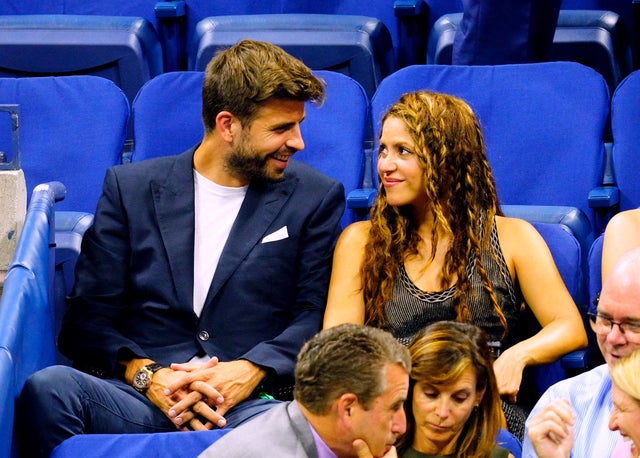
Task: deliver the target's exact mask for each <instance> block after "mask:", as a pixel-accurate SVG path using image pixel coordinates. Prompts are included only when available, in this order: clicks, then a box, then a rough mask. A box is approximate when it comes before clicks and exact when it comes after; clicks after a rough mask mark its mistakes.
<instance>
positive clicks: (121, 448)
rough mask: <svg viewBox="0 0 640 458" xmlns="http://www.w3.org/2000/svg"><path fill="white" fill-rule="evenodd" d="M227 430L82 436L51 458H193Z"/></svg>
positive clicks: (72, 440) (65, 444) (61, 446)
mask: <svg viewBox="0 0 640 458" xmlns="http://www.w3.org/2000/svg"><path fill="white" fill-rule="evenodd" d="M229 431H231V429H213V430H211V431H188V432H184V431H176V432H175V433H173V432H172V433H149V434H82V435H79V436H73V437H70V438H69V439H67V440H66V441H64V442H63V443H62V444H60V445H59V446H58V447H56V448H55V449H54V450H53V453H52V454H51V458H77V457H79V456H87V457H88V456H90V457H91V458H118V457H121V458H129V457H132V456H153V457H154V458H173V457H175V456H176V455H179V456H184V457H196V456H198V455H199V454H200V453H201V452H202V451H203V450H204V449H206V448H207V447H208V446H209V445H211V444H212V443H214V442H215V441H216V440H218V439H219V438H221V437H222V436H224V435H225V434H227V433H228V432H229Z"/></svg>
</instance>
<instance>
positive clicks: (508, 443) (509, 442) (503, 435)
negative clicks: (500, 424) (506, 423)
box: [496, 428, 522, 458]
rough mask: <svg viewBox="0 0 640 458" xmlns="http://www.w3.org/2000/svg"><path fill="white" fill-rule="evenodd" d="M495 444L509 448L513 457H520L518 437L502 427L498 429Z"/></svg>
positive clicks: (520, 447) (520, 450) (520, 445)
mask: <svg viewBox="0 0 640 458" xmlns="http://www.w3.org/2000/svg"><path fill="white" fill-rule="evenodd" d="M496 444H498V445H499V446H500V447H503V448H506V449H507V450H509V451H510V452H511V454H512V455H513V456H514V458H520V457H521V456H522V444H521V443H520V439H518V438H517V437H516V436H515V435H513V434H512V433H510V432H509V431H508V430H506V429H504V428H500V431H498V437H497V439H496Z"/></svg>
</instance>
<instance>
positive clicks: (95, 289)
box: [59, 148, 344, 386]
mask: <svg viewBox="0 0 640 458" xmlns="http://www.w3.org/2000/svg"><path fill="white" fill-rule="evenodd" d="M194 151H195V148H192V149H190V150H189V151H186V152H185V153H182V154H181V155H178V156H168V157H162V158H156V159H150V160H147V161H142V162H139V163H133V164H126V165H120V166H116V167H112V168H110V169H109V170H108V171H107V173H106V177H105V180H104V186H103V191H102V196H101V197H100V200H99V202H98V206H97V210H96V214H95V219H94V223H93V226H92V227H91V228H90V229H89V230H88V231H87V232H86V233H85V236H84V238H83V241H82V251H81V254H80V256H79V258H78V262H77V265H76V272H75V273H76V283H75V286H74V288H73V290H72V292H71V294H70V297H68V298H67V305H68V310H67V312H66V314H65V316H64V319H63V323H62V330H61V333H60V337H59V345H60V349H61V351H62V352H63V353H64V354H65V355H67V356H68V357H69V358H71V359H72V360H73V364H74V366H75V367H78V368H80V369H81V370H84V371H86V372H89V373H92V374H94V375H97V376H100V377H113V376H116V375H117V374H118V370H119V368H121V367H122V366H121V365H119V364H118V361H119V360H127V359H130V358H132V357H145V358H150V359H152V360H154V361H157V362H160V363H162V364H165V365H167V364H169V363H172V362H186V361H188V360H189V359H190V358H192V357H193V356H195V355H203V354H204V353H206V354H208V355H209V356H217V357H218V358H219V359H220V361H230V360H234V359H239V358H242V359H247V360H249V361H251V362H253V363H255V364H257V365H259V366H262V367H263V368H265V369H267V372H268V376H270V379H271V380H274V379H277V382H278V383H277V385H278V386H286V385H288V384H291V383H292V381H293V370H294V366H295V359H296V355H297V353H298V351H299V350H300V347H301V346H302V344H303V343H304V341H305V340H307V339H308V338H309V337H311V336H312V335H313V334H315V333H316V332H317V331H318V330H319V329H320V328H321V325H322V318H323V314H324V308H325V304H326V294H327V289H328V284H329V277H330V271H331V259H332V253H333V247H334V245H335V242H336V239H337V237H338V235H339V233H340V218H341V216H342V213H343V211H344V190H343V186H342V184H340V183H338V182H337V181H335V180H333V179H331V178H328V177H326V176H324V175H322V174H321V173H319V172H317V171H315V170H314V169H312V168H311V167H309V166H307V165H305V164H302V163H300V162H297V161H291V163H290V164H289V165H288V167H287V169H286V172H285V175H284V179H283V180H281V181H280V182H277V183H271V184H262V185H256V184H252V185H250V186H249V189H248V190H247V194H246V197H245V199H244V201H243V203H242V206H241V208H240V212H239V214H238V216H237V218H236V220H235V222H234V224H233V227H232V229H231V233H230V235H229V239H228V241H227V243H226V245H225V247H224V249H223V252H222V255H221V257H220V261H219V264H218V267H217V269H216V272H215V275H214V278H213V281H212V284H211V287H210V290H209V293H208V296H207V299H206V301H205V305H204V308H203V311H202V313H201V316H200V318H199V319H198V318H197V317H196V315H195V313H194V311H193V258H194V256H193V244H194V191H193V190H194V181H193V153H194ZM283 227H286V231H287V233H288V237H286V238H282V239H279V240H275V241H268V240H269V239H267V240H264V241H263V239H264V238H265V236H268V235H269V234H272V233H274V232H276V231H278V230H279V229H281V228H283ZM274 376H276V377H274Z"/></svg>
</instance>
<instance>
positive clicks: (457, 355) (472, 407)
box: [396, 321, 511, 458]
mask: <svg viewBox="0 0 640 458" xmlns="http://www.w3.org/2000/svg"><path fill="white" fill-rule="evenodd" d="M409 353H410V354H411V374H410V378H409V394H408V397H407V401H406V402H405V406H406V407H405V412H406V415H407V431H406V433H405V434H404V435H403V436H401V438H400V439H399V441H398V443H397V447H396V448H397V450H398V454H399V456H401V457H403V458H424V457H430V456H456V457H464V458H490V457H494V458H497V457H503V458H506V457H508V456H511V455H510V454H509V452H508V450H506V449H504V448H502V447H499V446H496V438H497V436H498V430H499V428H500V421H501V419H502V412H501V410H500V395H499V393H498V386H497V384H496V377H495V374H494V372H493V366H492V363H493V356H492V353H491V349H490V347H489V345H488V336H487V334H486V333H485V332H484V331H482V329H480V328H478V327H477V326H474V325H472V324H469V323H459V322H454V321H440V322H436V323H433V324H431V325H429V326H428V327H427V328H425V329H423V330H422V331H420V332H419V333H418V334H417V335H416V337H415V338H414V339H413V340H412V341H411V343H410V344H409Z"/></svg>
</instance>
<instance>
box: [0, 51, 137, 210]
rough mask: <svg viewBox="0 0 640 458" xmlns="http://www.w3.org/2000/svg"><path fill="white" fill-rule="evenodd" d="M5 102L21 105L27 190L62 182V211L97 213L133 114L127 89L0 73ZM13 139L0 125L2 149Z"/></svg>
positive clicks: (89, 80) (102, 82)
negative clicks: (64, 193) (109, 170)
mask: <svg viewBox="0 0 640 458" xmlns="http://www.w3.org/2000/svg"><path fill="white" fill-rule="evenodd" d="M1 54H2V52H1V51H0V55H1ZM0 103H15V104H19V105H20V118H19V119H20V148H21V158H22V159H21V162H22V169H23V170H24V174H25V178H26V182H27V193H28V195H31V192H32V190H33V188H34V187H35V185H36V184H38V183H45V182H48V181H54V180H55V181H61V182H63V183H65V186H66V187H67V191H68V192H67V198H66V199H65V200H64V201H63V202H61V203H60V205H59V206H58V210H73V211H83V212H90V213H92V212H94V211H95V208H96V204H97V202H98V197H99V196H100V192H101V189H102V180H103V178H104V173H105V171H106V169H107V167H109V166H112V165H115V164H119V163H120V162H121V151H122V148H123V144H124V140H125V136H126V132H127V123H128V118H129V104H128V102H127V99H126V97H125V96H124V94H123V92H122V90H121V89H120V88H118V87H117V86H116V85H115V84H114V83H113V82H111V81H109V80H106V79H104V78H100V77H97V76H88V75H82V76H65V77H39V78H37V77H31V78H29V77H27V78H0ZM10 142H11V139H10V137H9V135H8V133H7V132H5V130H4V129H3V130H0V150H4V151H8V150H9V148H8V147H7V145H9V144H10Z"/></svg>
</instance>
